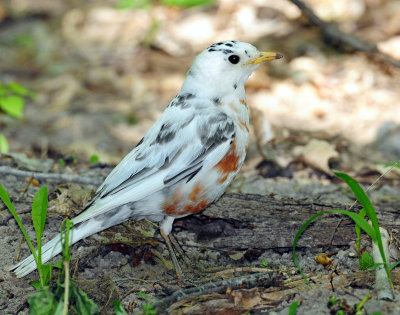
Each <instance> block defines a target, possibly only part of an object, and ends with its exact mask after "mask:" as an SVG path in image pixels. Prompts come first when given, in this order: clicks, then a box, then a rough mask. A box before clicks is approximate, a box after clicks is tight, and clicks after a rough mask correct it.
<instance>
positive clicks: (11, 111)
mask: <svg viewBox="0 0 400 315" xmlns="http://www.w3.org/2000/svg"><path fill="white" fill-rule="evenodd" d="M26 97H30V98H34V97H35V93H33V92H32V91H29V90H28V89H26V88H24V87H23V86H22V85H20V84H18V83H16V82H10V83H8V84H3V83H1V82H0V111H3V112H4V113H6V114H7V115H9V116H11V117H14V118H21V117H22V116H23V114H24V106H25V98H26ZM8 149H9V146H8V142H7V139H6V137H5V136H4V135H3V134H1V133H0V153H7V152H8Z"/></svg>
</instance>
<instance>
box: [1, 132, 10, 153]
mask: <svg viewBox="0 0 400 315" xmlns="http://www.w3.org/2000/svg"><path fill="white" fill-rule="evenodd" d="M8 150H9V146H8V141H7V138H6V137H5V136H4V135H3V134H1V133H0V154H1V153H7V152H8Z"/></svg>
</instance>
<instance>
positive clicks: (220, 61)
mask: <svg viewBox="0 0 400 315" xmlns="http://www.w3.org/2000/svg"><path fill="white" fill-rule="evenodd" d="M265 54H269V57H268V58H266V57H265ZM280 57H281V56H280V55H279V54H274V53H261V52H259V51H258V50H257V48H256V47H254V46H253V45H251V44H248V43H244V42H239V41H234V40H230V41H223V42H218V43H215V44H213V45H211V46H210V47H208V48H207V49H205V50H204V51H203V52H201V53H200V54H199V55H198V56H197V57H196V59H195V60H194V62H193V65H192V67H191V68H190V70H189V72H188V76H187V78H186V80H185V83H184V85H183V87H182V90H183V91H194V90H196V91H199V92H200V94H201V91H202V90H204V91H205V92H210V93H209V94H211V92H212V93H213V95H219V94H218V92H220V94H224V93H230V92H232V90H234V91H237V92H238V93H244V83H245V82H246V81H247V79H248V77H249V76H250V74H251V73H252V72H253V71H254V70H255V69H257V67H258V66H259V65H260V64H261V63H262V62H263V61H267V60H272V59H278V58H280Z"/></svg>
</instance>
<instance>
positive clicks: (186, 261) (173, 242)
mask: <svg viewBox="0 0 400 315" xmlns="http://www.w3.org/2000/svg"><path fill="white" fill-rule="evenodd" d="M168 237H169V239H170V241H171V243H172V245H173V246H174V247H175V249H176V250H177V251H178V253H179V255H181V257H182V259H183V260H184V262H185V264H186V266H187V267H193V265H192V263H191V261H190V260H189V258H188V257H187V255H186V254H185V252H184V250H183V249H182V246H181V245H180V244H179V242H178V240H177V239H176V237H175V235H174V234H173V233H172V232H171V233H170V234H169V235H168Z"/></svg>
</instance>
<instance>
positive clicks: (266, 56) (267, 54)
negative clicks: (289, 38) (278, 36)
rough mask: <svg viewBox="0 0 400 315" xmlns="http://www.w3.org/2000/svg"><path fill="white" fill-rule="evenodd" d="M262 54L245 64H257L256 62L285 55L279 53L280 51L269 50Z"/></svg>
mask: <svg viewBox="0 0 400 315" xmlns="http://www.w3.org/2000/svg"><path fill="white" fill-rule="evenodd" d="M260 55H261V56H260V57H257V58H254V59H251V60H249V61H247V62H246V63H245V65H256V64H259V63H262V62H264V61H269V60H275V59H281V58H283V56H282V55H281V54H279V53H274V52H268V51H265V52H261V53H260Z"/></svg>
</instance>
